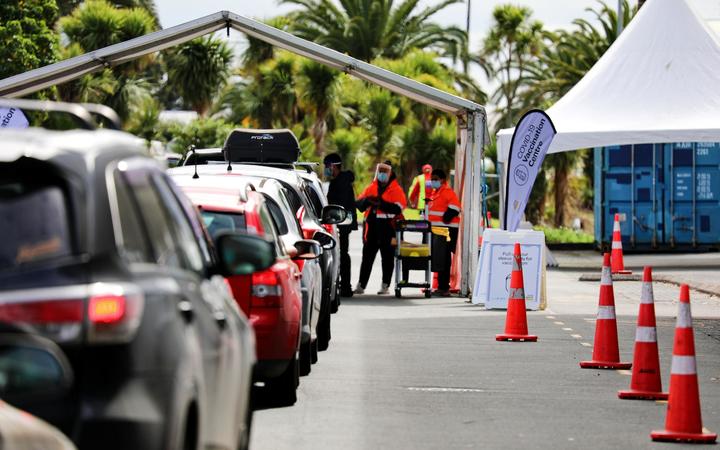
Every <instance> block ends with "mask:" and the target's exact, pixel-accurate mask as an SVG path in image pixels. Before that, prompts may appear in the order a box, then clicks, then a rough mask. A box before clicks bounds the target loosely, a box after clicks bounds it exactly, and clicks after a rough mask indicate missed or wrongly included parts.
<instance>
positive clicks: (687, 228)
mask: <svg viewBox="0 0 720 450" xmlns="http://www.w3.org/2000/svg"><path fill="white" fill-rule="evenodd" d="M594 161H595V180H594V183H595V184H594V190H595V204H594V209H595V241H596V242H597V243H598V244H609V243H610V242H611V241H612V229H613V220H614V216H615V213H619V214H620V216H621V221H620V230H621V234H622V238H623V243H624V244H623V245H624V246H627V247H626V248H641V249H643V248H644V249H647V248H659V249H669V248H696V247H698V248H719V247H720V144H717V143H694V142H682V143H674V144H636V145H622V146H610V147H602V148H596V149H595V154H594Z"/></svg>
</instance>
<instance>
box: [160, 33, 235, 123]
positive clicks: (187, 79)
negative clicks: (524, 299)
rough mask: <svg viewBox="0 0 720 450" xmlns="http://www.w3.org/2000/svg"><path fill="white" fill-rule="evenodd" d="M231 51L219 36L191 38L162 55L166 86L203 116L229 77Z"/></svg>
mask: <svg viewBox="0 0 720 450" xmlns="http://www.w3.org/2000/svg"><path fill="white" fill-rule="evenodd" d="M232 56H233V54H232V50H231V49H230V47H229V46H228V45H227V44H226V43H225V41H223V40H222V39H219V38H215V37H212V36H207V37H203V38H198V39H193V40H192V41H190V42H186V43H185V44H182V45H181V46H179V47H178V48H177V49H174V50H173V51H170V52H168V53H167V54H166V55H165V59H166V64H167V68H168V72H167V74H168V85H169V86H170V87H171V89H173V90H174V91H175V92H176V93H177V95H179V96H180V97H182V99H183V102H184V103H185V104H186V105H187V106H189V107H190V108H192V109H193V110H195V111H197V113H198V114H199V115H204V114H205V113H206V112H207V111H208V110H209V109H210V106H211V105H212V101H213V98H214V97H215V94H216V92H218V91H219V90H220V89H221V88H222V87H223V86H224V85H225V83H226V82H227V79H228V77H229V76H230V63H231V62H232Z"/></svg>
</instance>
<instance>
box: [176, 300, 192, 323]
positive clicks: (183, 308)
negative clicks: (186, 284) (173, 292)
mask: <svg viewBox="0 0 720 450" xmlns="http://www.w3.org/2000/svg"><path fill="white" fill-rule="evenodd" d="M178 311H180V315H181V316H182V318H183V319H185V322H187V323H190V322H192V321H193V318H194V316H195V313H194V311H193V306H192V303H190V302H189V301H188V300H182V301H180V302H179V303H178Z"/></svg>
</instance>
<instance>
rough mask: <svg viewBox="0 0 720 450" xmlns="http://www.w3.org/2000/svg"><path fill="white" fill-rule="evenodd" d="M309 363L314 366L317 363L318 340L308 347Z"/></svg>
mask: <svg viewBox="0 0 720 450" xmlns="http://www.w3.org/2000/svg"><path fill="white" fill-rule="evenodd" d="M310 361H311V362H312V363H313V364H315V363H316V362H318V340H317V339H315V340H314V341H313V343H312V345H311V346H310Z"/></svg>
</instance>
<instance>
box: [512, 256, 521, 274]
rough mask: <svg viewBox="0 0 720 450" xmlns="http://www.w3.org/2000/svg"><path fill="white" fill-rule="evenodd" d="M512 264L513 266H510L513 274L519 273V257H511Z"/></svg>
mask: <svg viewBox="0 0 720 450" xmlns="http://www.w3.org/2000/svg"><path fill="white" fill-rule="evenodd" d="M512 262H513V266H512V270H513V272H519V271H520V270H522V267H520V257H519V256H515V255H513V259H512Z"/></svg>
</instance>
